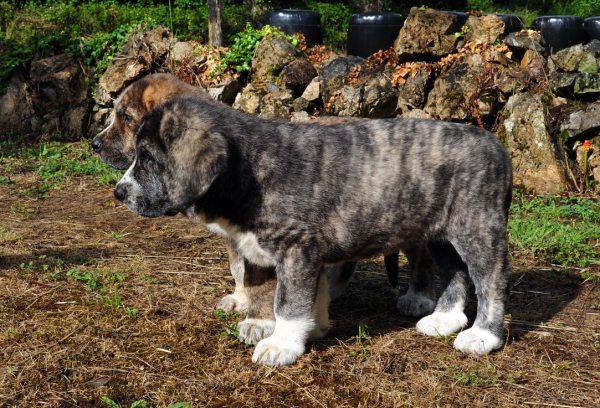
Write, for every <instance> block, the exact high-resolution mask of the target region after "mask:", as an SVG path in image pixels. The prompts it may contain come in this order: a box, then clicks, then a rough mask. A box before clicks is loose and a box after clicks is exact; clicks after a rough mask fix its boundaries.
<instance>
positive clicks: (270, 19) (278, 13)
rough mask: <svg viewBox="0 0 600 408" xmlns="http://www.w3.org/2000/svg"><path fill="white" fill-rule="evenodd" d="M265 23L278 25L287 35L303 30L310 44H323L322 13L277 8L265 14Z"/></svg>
mask: <svg viewBox="0 0 600 408" xmlns="http://www.w3.org/2000/svg"><path fill="white" fill-rule="evenodd" d="M265 24H267V25H270V26H273V27H277V28H279V29H280V30H281V31H283V32H284V33H286V34H287V35H291V34H294V33H297V32H301V33H302V34H304V36H305V37H306V42H307V43H309V44H321V43H322V42H323V34H322V29H321V15H320V14H319V13H317V12H316V11H311V10H293V9H284V10H275V11H270V12H268V13H267V15H266V16H265Z"/></svg>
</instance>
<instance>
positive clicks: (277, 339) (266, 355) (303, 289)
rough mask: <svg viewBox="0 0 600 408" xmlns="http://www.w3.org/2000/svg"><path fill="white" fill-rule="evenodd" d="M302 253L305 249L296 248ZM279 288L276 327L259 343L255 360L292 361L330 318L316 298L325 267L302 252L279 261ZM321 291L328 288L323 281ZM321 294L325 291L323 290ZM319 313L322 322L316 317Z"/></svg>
mask: <svg viewBox="0 0 600 408" xmlns="http://www.w3.org/2000/svg"><path fill="white" fill-rule="evenodd" d="M294 252H296V253H299V254H301V253H302V252H303V251H302V249H298V250H296V251H294ZM276 269H277V290H276V292H275V331H274V332H273V334H272V335H271V336H270V337H267V338H266V339H264V340H261V341H260V342H259V343H258V345H257V346H256V350H255V351H254V355H253V356H252V361H253V362H255V363H262V364H264V365H267V366H285V365H289V364H292V363H293V362H295V361H296V360H297V359H298V356H300V355H301V354H302V353H303V352H304V346H305V344H306V340H307V339H308V338H309V336H311V335H313V336H314V335H315V334H317V332H319V331H320V329H322V327H318V326H322V325H323V324H322V321H324V320H328V319H329V317H328V315H327V312H324V311H323V310H322V309H323V306H320V307H318V308H319V309H321V310H319V313H315V310H314V306H315V298H316V296H317V289H318V286H319V278H321V279H324V280H326V277H325V276H324V275H323V276H321V275H322V273H323V272H324V267H323V266H322V265H318V264H317V265H315V264H314V263H312V262H309V261H307V260H305V259H303V257H302V256H287V257H286V258H284V260H283V262H282V263H280V264H278V265H277V268H276ZM321 286H322V288H321V290H320V291H319V292H323V289H324V291H325V295H326V292H327V285H326V284H323V285H321ZM320 295H321V294H320ZM325 309H326V307H325ZM316 315H317V317H318V320H319V324H317V321H316V318H315V317H316Z"/></svg>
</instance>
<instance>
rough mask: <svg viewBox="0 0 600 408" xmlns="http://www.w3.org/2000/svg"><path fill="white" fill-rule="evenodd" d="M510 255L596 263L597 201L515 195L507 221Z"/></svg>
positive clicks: (599, 237)
mask: <svg viewBox="0 0 600 408" xmlns="http://www.w3.org/2000/svg"><path fill="white" fill-rule="evenodd" d="M508 230H509V239H510V240H509V244H510V247H511V252H512V253H513V254H514V255H521V256H524V257H525V258H541V259H543V260H544V261H546V262H549V263H551V264H558V265H560V266H565V267H568V266H578V267H582V268H585V267H587V266H589V265H590V264H594V263H598V258H599V253H600V203H599V202H598V201H596V200H593V199H589V198H579V197H573V196H547V197H534V198H528V197H526V196H524V195H521V194H517V195H516V197H515V199H514V200H513V204H512V206H511V209H510V218H509V221H508Z"/></svg>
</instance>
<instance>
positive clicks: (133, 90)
mask: <svg viewBox="0 0 600 408" xmlns="http://www.w3.org/2000/svg"><path fill="white" fill-rule="evenodd" d="M177 95H179V96H185V95H188V96H195V97H198V98H200V99H202V100H204V101H206V102H209V103H212V104H218V106H222V107H226V105H224V104H221V103H219V102H217V101H215V100H214V99H212V98H211V97H210V96H209V95H208V94H207V93H206V92H204V91H203V90H202V89H200V88H197V87H194V86H192V85H189V84H187V83H185V82H183V81H181V80H179V79H178V78H177V77H175V76H173V75H170V74H152V75H148V76H145V77H143V78H141V79H139V80H137V81H135V82H134V83H132V84H131V85H130V86H129V87H127V88H126V89H125V90H124V91H123V92H122V93H121V95H120V96H119V97H118V98H117V99H116V100H115V103H114V111H113V118H112V121H111V123H110V124H109V126H108V127H107V128H106V129H104V130H103V131H102V132H100V133H99V134H98V135H97V136H96V137H95V138H94V139H93V140H92V148H93V149H94V151H95V152H96V153H98V155H99V156H100V159H101V160H102V161H104V162H105V163H106V164H108V165H110V166H112V167H115V168H118V169H127V168H128V167H129V166H130V165H131V164H132V163H133V160H134V158H135V136H136V132H137V130H138V128H139V127H140V125H141V124H142V121H143V118H144V115H146V114H147V113H148V112H149V111H150V110H151V109H152V108H153V107H154V106H156V105H158V104H160V103H162V102H164V101H166V100H169V99H170V98H172V97H174V96H177ZM364 120H366V119H363V118H353V117H349V118H340V117H321V118H317V119H315V120H312V121H311V123H312V124H318V125H324V126H334V125H339V124H349V123H357V122H362V121H364ZM225 241H226V246H227V254H228V257H229V264H230V270H231V274H232V275H233V277H234V279H235V290H234V293H233V294H230V295H227V296H225V297H224V298H223V299H221V301H219V303H218V304H217V306H216V307H217V308H218V309H221V310H224V311H227V312H229V311H241V312H245V311H248V314H247V319H246V321H245V323H242V324H240V334H241V340H243V341H246V342H248V343H256V342H258V341H260V340H261V339H262V338H263V337H265V336H267V335H269V334H270V329H269V328H268V326H269V327H270V326H272V324H270V323H269V321H271V322H274V318H275V316H274V314H273V310H272V299H273V298H274V290H275V282H274V281H272V280H273V279H274V277H275V272H274V270H273V268H261V267H256V266H250V265H249V263H248V262H247V261H246V260H245V259H244V257H243V256H242V255H241V254H240V253H239V252H238V251H237V250H236V249H235V247H233V246H232V245H231V243H230V242H229V241H227V240H225ZM405 253H406V255H407V257H408V259H409V264H410V277H411V283H410V287H409V290H408V292H407V293H406V294H405V295H404V296H401V297H400V298H399V299H398V303H397V308H398V310H399V311H400V313H401V314H403V315H406V316H413V317H422V316H425V315H428V314H430V313H431V312H432V311H433V309H434V307H435V299H436V294H435V287H434V283H433V274H434V272H435V269H436V266H435V264H434V262H433V261H432V260H431V259H429V258H427V259H423V257H422V255H421V254H416V253H413V251H410V250H405ZM385 266H386V270H387V272H388V278H389V280H390V283H391V285H392V286H393V287H396V286H397V283H398V253H394V254H389V255H387V256H386V257H385ZM355 268H356V263H355V262H349V263H345V264H340V265H335V266H332V267H330V268H329V269H328V271H327V278H328V281H329V282H328V284H329V285H328V286H329V294H330V297H331V298H332V299H335V298H337V297H339V296H340V295H341V293H342V292H343V290H344V289H345V288H346V287H347V285H348V283H349V282H350V279H351V278H352V276H353V274H354V271H355ZM248 271H249V272H248ZM269 298H270V300H268V301H267V299H269ZM265 302H266V303H265ZM248 322H252V323H251V324H247V323H248Z"/></svg>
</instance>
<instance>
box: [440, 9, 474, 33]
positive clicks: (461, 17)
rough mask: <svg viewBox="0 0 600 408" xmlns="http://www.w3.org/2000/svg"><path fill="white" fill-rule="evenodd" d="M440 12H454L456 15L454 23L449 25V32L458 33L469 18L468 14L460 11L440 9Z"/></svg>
mask: <svg viewBox="0 0 600 408" xmlns="http://www.w3.org/2000/svg"><path fill="white" fill-rule="evenodd" d="M442 13H447V14H454V15H455V16H456V20H454V23H452V25H451V26H450V30H449V31H450V33H460V32H461V28H462V26H464V25H465V23H466V22H467V19H468V18H469V15H468V14H467V13H463V12H462V11H442Z"/></svg>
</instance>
